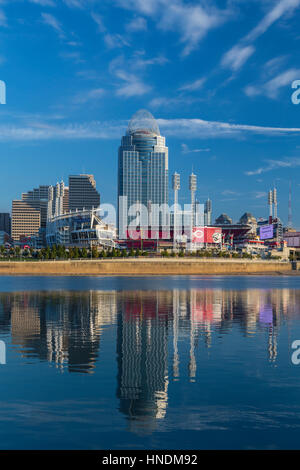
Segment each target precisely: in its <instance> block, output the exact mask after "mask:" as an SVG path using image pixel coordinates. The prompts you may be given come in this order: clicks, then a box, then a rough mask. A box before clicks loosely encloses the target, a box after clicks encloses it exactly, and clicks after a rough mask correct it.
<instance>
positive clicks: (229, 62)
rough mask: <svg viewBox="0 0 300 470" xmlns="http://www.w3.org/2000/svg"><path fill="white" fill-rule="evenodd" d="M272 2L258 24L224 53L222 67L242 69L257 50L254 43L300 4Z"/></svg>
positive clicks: (284, 0)
mask: <svg viewBox="0 0 300 470" xmlns="http://www.w3.org/2000/svg"><path fill="white" fill-rule="evenodd" d="M272 3H273V6H272V7H271V8H270V10H269V11H268V13H266V15H265V16H264V17H263V18H262V20H261V21H260V22H259V23H258V24H257V26H256V27H255V28H253V29H252V30H251V31H250V32H249V33H248V34H247V35H246V36H244V37H243V38H242V39H241V40H240V41H239V42H238V43H237V44H236V45H234V46H233V47H232V48H231V49H230V50H229V51H227V52H226V53H225V54H224V55H223V57H222V59H221V66H222V67H224V68H229V69H231V70H232V71H234V72H236V71H237V70H238V69H240V68H241V67H242V66H243V65H244V64H245V63H246V62H247V60H248V59H249V57H251V56H252V55H253V54H254V52H255V48H254V46H253V45H252V43H253V42H254V41H255V40H256V39H257V38H258V37H259V36H261V35H262V34H264V33H265V32H266V31H267V30H268V29H269V28H270V27H271V26H272V25H273V24H274V23H275V22H276V21H278V20H279V19H280V18H281V17H283V16H284V15H286V14H290V15H291V14H292V13H293V12H294V10H295V9H296V8H298V7H299V6H300V0H279V1H277V2H276V4H275V6H274V2H272Z"/></svg>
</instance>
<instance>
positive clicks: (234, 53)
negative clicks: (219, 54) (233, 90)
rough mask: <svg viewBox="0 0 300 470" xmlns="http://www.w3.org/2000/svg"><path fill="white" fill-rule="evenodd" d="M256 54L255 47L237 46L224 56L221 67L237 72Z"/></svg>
mask: <svg viewBox="0 0 300 470" xmlns="http://www.w3.org/2000/svg"><path fill="white" fill-rule="evenodd" d="M254 52H255V48H254V47H253V46H239V45H235V46H233V48H232V49H230V50H229V51H227V52H226V54H224V56H223V58H222V61H221V65H222V66H223V67H226V68H230V69H231V70H233V71H234V72H236V71H237V70H239V69H240V68H241V67H242V66H243V65H244V64H245V62H246V61H247V60H248V59H249V57H250V56H251V55H252V54H254Z"/></svg>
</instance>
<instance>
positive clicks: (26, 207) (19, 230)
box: [11, 200, 41, 241]
mask: <svg viewBox="0 0 300 470" xmlns="http://www.w3.org/2000/svg"><path fill="white" fill-rule="evenodd" d="M40 227H41V211H40V210H38V209H35V208H33V207H32V206H31V205H30V204H28V202H26V201H16V200H15V201H13V202H12V230H11V234H12V238H13V240H14V241H20V240H21V239H22V238H25V237H29V238H30V237H32V236H37V235H38V234H39V230H40Z"/></svg>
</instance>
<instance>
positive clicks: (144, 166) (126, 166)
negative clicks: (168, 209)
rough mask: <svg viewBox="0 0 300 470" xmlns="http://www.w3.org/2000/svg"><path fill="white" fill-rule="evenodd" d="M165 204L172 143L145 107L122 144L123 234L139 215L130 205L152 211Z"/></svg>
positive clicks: (120, 197)
mask: <svg viewBox="0 0 300 470" xmlns="http://www.w3.org/2000/svg"><path fill="white" fill-rule="evenodd" d="M163 204H168V147H166V141H165V137H163V136H161V135H160V130H159V127H158V124H157V122H156V121H155V119H154V117H153V116H152V114H150V113H149V112H148V111H146V110H141V111H138V112H137V113H136V114H135V115H134V116H133V118H132V119H131V121H130V123H129V125H128V129H127V132H126V135H125V136H124V137H122V141H121V146H120V148H119V158H118V205H119V212H118V214H119V217H118V226H119V236H121V237H122V238H124V235H125V234H126V230H127V227H128V225H129V224H130V222H131V220H133V219H135V217H136V215H135V214H134V213H133V214H131V215H130V216H129V215H128V209H129V208H130V207H132V206H134V205H141V206H143V207H145V208H147V209H148V211H149V207H153V205H157V206H159V207H161V206H162V205H163ZM133 212H134V210H133ZM143 222H145V223H146V225H147V224H148V221H143ZM159 223H160V221H159ZM143 224H144V223H143ZM125 237H126V235H125Z"/></svg>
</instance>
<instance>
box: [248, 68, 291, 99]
mask: <svg viewBox="0 0 300 470" xmlns="http://www.w3.org/2000/svg"><path fill="white" fill-rule="evenodd" d="M299 77H300V69H289V70H286V71H285V72H282V73H280V74H279V75H277V76H276V77H274V78H272V79H271V80H269V81H267V82H266V83H263V84H257V85H248V86H246V88H245V89H244V91H245V93H246V95H247V96H251V97H252V96H257V95H265V96H268V97H269V98H272V99H275V98H277V96H278V94H279V91H280V89H281V88H283V87H286V86H287V85H289V86H290V85H291V83H292V81H293V80H295V79H297V78H299Z"/></svg>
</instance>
